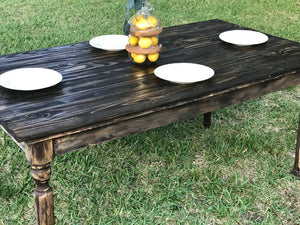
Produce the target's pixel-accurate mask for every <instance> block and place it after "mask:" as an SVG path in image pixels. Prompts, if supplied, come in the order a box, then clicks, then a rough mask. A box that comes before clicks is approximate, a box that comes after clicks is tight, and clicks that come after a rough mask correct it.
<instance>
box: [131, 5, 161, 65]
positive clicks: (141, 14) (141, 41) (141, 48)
mask: <svg viewBox="0 0 300 225" xmlns="http://www.w3.org/2000/svg"><path fill="white" fill-rule="evenodd" d="M152 9H153V8H152V7H151V5H150V4H148V3H147V1H142V8H141V9H140V10H139V11H137V13H136V14H135V15H134V16H132V17H131V18H130V19H129V24H130V31H129V37H128V43H129V44H128V45H127V46H126V50H127V51H128V53H129V58H130V60H131V61H132V62H134V63H137V64H146V63H154V62H156V61H157V60H158V58H159V52H160V51H161V49H162V45H161V44H160V43H159V34H160V33H161V32H162V28H161V27H160V23H159V21H158V20H157V18H156V17H154V16H153V15H152V14H151V13H150V11H151V10H152Z"/></svg>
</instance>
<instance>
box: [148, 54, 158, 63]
mask: <svg viewBox="0 0 300 225" xmlns="http://www.w3.org/2000/svg"><path fill="white" fill-rule="evenodd" d="M158 57H159V53H154V54H149V55H148V56H147V58H148V60H149V61H150V62H156V61H157V59H158Z"/></svg>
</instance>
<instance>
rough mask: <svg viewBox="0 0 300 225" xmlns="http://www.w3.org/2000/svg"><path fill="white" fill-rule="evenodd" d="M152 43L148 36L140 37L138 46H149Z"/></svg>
mask: <svg viewBox="0 0 300 225" xmlns="http://www.w3.org/2000/svg"><path fill="white" fill-rule="evenodd" d="M151 45H152V40H151V38H150V37H141V38H140V40H139V46H140V47H141V48H149V47H151Z"/></svg>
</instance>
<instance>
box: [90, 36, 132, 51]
mask: <svg viewBox="0 0 300 225" xmlns="http://www.w3.org/2000/svg"><path fill="white" fill-rule="evenodd" d="M89 43H90V45H91V46H93V47H95V48H99V49H103V50H106V51H121V50H124V49H125V46H126V45H127V44H128V36H126V35H121V34H116V35H114V34H112V35H102V36H99V37H95V38H93V39H91V40H90V42H89Z"/></svg>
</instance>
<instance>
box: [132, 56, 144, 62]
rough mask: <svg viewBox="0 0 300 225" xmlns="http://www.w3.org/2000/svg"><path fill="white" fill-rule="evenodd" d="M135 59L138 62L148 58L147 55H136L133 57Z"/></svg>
mask: <svg viewBox="0 0 300 225" xmlns="http://www.w3.org/2000/svg"><path fill="white" fill-rule="evenodd" d="M133 60H134V61H135V62H136V63H143V62H145V60H146V56H145V55H135V57H134V58H133Z"/></svg>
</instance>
